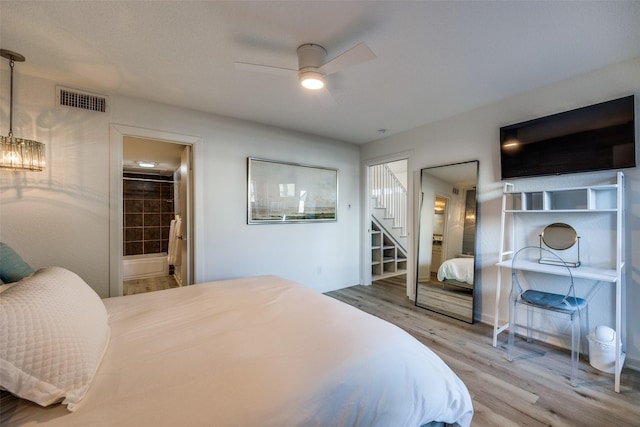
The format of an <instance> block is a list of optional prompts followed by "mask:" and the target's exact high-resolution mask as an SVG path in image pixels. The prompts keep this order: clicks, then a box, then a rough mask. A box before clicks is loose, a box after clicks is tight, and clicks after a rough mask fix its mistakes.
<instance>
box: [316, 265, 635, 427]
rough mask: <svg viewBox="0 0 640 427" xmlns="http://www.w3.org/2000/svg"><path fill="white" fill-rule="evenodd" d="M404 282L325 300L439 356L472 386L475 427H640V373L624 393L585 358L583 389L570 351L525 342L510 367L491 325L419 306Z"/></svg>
mask: <svg viewBox="0 0 640 427" xmlns="http://www.w3.org/2000/svg"><path fill="white" fill-rule="evenodd" d="M405 280H406V277H405V276H399V277H393V278H390V279H382V280H379V281H376V282H374V284H373V285H372V286H353V287H350V288H346V289H340V290H337V291H333V292H328V293H327V295H329V296H331V297H333V298H336V299H338V300H341V301H343V302H345V303H347V304H350V305H353V306H355V307H357V308H359V309H361V310H363V311H366V312H368V313H371V314H373V315H375V316H377V317H380V318H382V319H385V320H387V321H389V322H391V323H394V324H396V325H398V326H399V327H400V328H402V329H404V330H406V331H407V332H409V333H410V334H412V335H413V336H414V337H416V339H418V340H419V341H420V342H422V343H424V344H425V345H427V346H428V347H429V348H431V349H432V350H433V351H434V352H435V353H436V354H438V355H439V356H440V357H441V358H442V359H443V360H444V361H445V362H446V363H447V364H448V365H449V366H450V367H451V368H452V369H453V370H454V371H455V372H456V373H457V374H458V376H460V378H461V379H462V380H463V381H464V382H465V384H466V385H467V388H468V389H469V392H470V394H471V396H472V399H473V402H474V408H475V416H474V420H473V423H472V425H473V426H474V427H484V426H487V427H489V426H490V427H494V426H536V427H537V426H586V427H589V426H594V427H595V426H598V427H606V426H640V372H636V371H633V370H630V369H628V368H625V369H624V370H623V372H622V376H621V393H615V392H614V391H613V375H612V374H606V373H603V372H600V371H598V370H597V369H595V368H593V367H592V366H591V365H589V363H588V362H586V361H585V360H583V359H581V360H580V367H579V373H578V387H572V386H571V385H570V384H569V373H570V360H569V358H570V355H569V351H568V350H565V349H559V348H555V347H552V346H548V345H545V344H542V343H536V342H533V343H526V342H525V341H521V342H519V343H518V353H517V355H519V356H521V357H520V358H519V359H517V360H515V361H513V362H509V361H508V360H507V359H506V353H505V349H504V348H494V347H493V346H492V345H491V344H492V342H491V341H492V327H491V326H490V325H485V324H480V323H477V324H473V325H471V324H468V323H464V322H461V321H458V320H455V319H452V318H449V317H446V316H444V315H441V314H438V313H435V312H431V311H428V310H425V309H422V308H420V307H416V306H415V304H414V303H413V302H412V301H411V300H409V299H408V298H407V297H406V290H405ZM502 335H503V336H501V338H502V339H503V340H506V335H507V334H506V333H504V334H502Z"/></svg>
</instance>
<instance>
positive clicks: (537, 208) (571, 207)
mask: <svg viewBox="0 0 640 427" xmlns="http://www.w3.org/2000/svg"><path fill="white" fill-rule="evenodd" d="M506 186H507V188H513V185H512V184H506ZM617 193H618V185H617V184H608V185H597V186H591V187H575V188H562V189H556V190H541V191H513V190H508V191H505V192H504V198H505V201H504V202H505V204H504V210H505V212H616V211H617V200H618V199H617Z"/></svg>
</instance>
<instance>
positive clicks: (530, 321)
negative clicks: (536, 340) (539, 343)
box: [527, 305, 533, 342]
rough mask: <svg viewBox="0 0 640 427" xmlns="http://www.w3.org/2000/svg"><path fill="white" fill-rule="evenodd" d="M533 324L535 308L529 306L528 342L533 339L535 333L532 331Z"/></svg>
mask: <svg viewBox="0 0 640 427" xmlns="http://www.w3.org/2000/svg"><path fill="white" fill-rule="evenodd" d="M531 325H533V308H532V307H531V306H529V305H528V306H527V342H532V341H533V333H532V332H531Z"/></svg>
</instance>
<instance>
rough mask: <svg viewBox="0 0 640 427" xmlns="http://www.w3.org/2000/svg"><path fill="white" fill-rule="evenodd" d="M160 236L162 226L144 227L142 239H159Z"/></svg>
mask: <svg viewBox="0 0 640 427" xmlns="http://www.w3.org/2000/svg"><path fill="white" fill-rule="evenodd" d="M161 238H162V227H145V228H144V240H145V241H146V240H160V239H161Z"/></svg>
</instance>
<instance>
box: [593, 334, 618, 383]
mask: <svg viewBox="0 0 640 427" xmlns="http://www.w3.org/2000/svg"><path fill="white" fill-rule="evenodd" d="M587 339H588V340H589V364H591V366H593V367H594V368H596V369H599V370H601V371H603V372H607V373H609V374H613V373H614V371H615V365H616V331H614V330H613V329H611V328H610V327H608V326H597V327H596V328H595V330H594V331H593V333H592V334H590V335H589V336H588V337H587Z"/></svg>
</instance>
